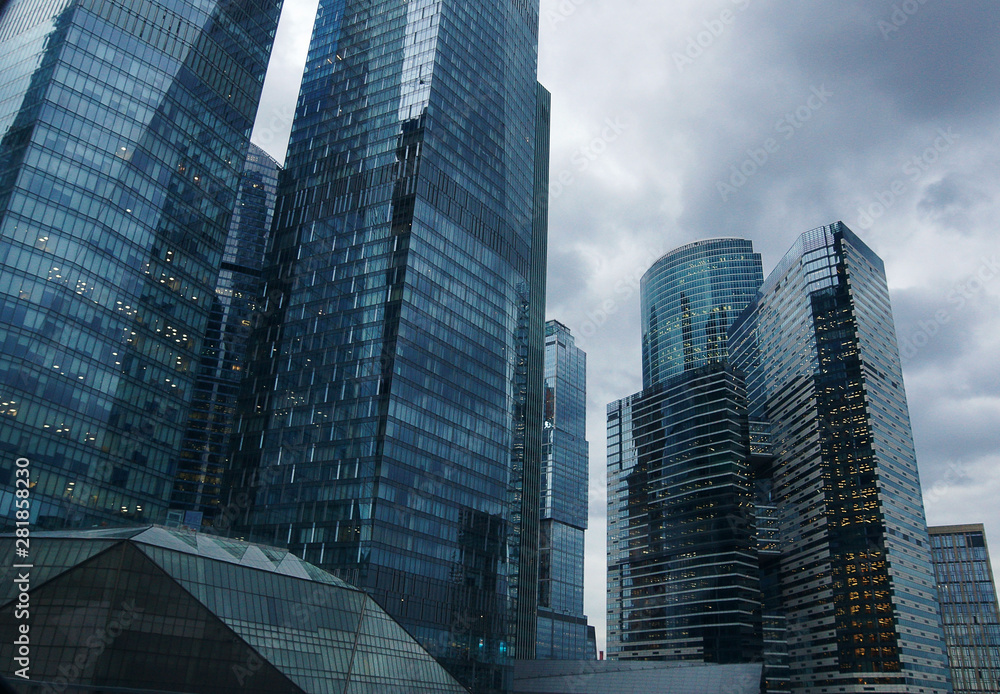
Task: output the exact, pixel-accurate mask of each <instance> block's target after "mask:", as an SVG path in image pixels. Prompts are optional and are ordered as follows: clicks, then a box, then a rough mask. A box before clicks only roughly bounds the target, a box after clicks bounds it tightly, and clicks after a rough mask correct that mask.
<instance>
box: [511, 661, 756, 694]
mask: <svg viewBox="0 0 1000 694" xmlns="http://www.w3.org/2000/svg"><path fill="white" fill-rule="evenodd" d="M762 670H763V665H762V664H761V663H753V664H735V665H703V664H695V663H691V662H683V661H674V662H664V661H636V660H631V661H628V660H519V661H516V662H515V663H514V694H649V693H650V692H656V694H760V693H761V691H762V690H761V677H762V674H763V673H762Z"/></svg>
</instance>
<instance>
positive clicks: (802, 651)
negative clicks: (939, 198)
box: [730, 223, 950, 692]
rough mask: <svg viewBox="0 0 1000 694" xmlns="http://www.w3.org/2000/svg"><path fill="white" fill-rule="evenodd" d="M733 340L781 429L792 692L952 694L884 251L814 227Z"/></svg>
mask: <svg viewBox="0 0 1000 694" xmlns="http://www.w3.org/2000/svg"><path fill="white" fill-rule="evenodd" d="M730 348H731V353H732V355H733V360H734V364H735V365H736V366H737V367H738V368H740V369H741V370H742V371H744V372H745V373H746V374H747V379H748V393H749V400H750V414H751V417H752V418H753V419H755V420H763V421H767V422H768V423H769V424H770V429H771V441H770V445H771V448H772V450H773V453H774V455H775V462H774V465H773V497H774V505H775V506H776V507H777V512H778V517H779V518H780V541H781V543H782V551H781V552H782V553H781V557H780V559H779V561H780V570H779V582H780V590H781V601H782V604H783V608H784V611H785V618H786V627H787V634H788V643H789V662H790V670H789V672H790V681H791V685H792V689H793V690H795V689H797V688H798V689H803V690H812V689H815V688H822V687H828V688H836V689H837V690H838V691H840V690H842V691H849V692H850V691H857V692H862V691H882V692H891V691H898V688H899V687H905V688H908V690H909V689H918V690H919V689H923V691H926V692H947V691H950V684H949V678H948V669H947V659H946V654H945V651H944V643H943V632H942V630H941V621H940V613H939V608H938V602H937V596H936V591H935V588H934V576H933V571H932V569H931V565H930V549H929V543H928V539H927V529H926V522H925V520H924V513H923V502H922V499H921V496H920V482H919V476H918V473H917V465H916V456H915V453H914V450H913V439H912V432H911V430H910V423H909V416H908V414H907V408H906V399H905V393H904V391H903V386H902V372H901V367H900V362H899V353H898V349H897V346H896V341H895V331H894V329H893V323H892V312H891V308H890V304H889V297H888V290H887V286H886V279H885V270H884V266H883V264H882V261H881V260H880V259H879V258H878V257H877V256H876V255H875V254H874V253H872V251H871V250H870V249H868V247H867V246H865V245H864V243H863V242H862V241H861V240H860V239H858V238H857V236H855V235H854V234H853V233H852V232H851V231H850V230H849V229H848V228H847V227H846V226H844V225H843V224H842V223H837V224H834V225H830V226H827V227H822V228H819V229H816V230H813V231H810V232H807V233H806V234H803V235H802V236H801V237H800V238H799V240H798V241H797V242H796V244H795V245H794V246H793V248H792V249H791V250H790V251H789V253H788V254H787V255H786V256H785V258H783V259H782V261H781V262H779V263H778V265H777V267H776V269H775V270H774V271H773V272H772V273H771V274H770V275H769V277H768V279H767V280H766V281H765V283H764V285H763V286H762V287H761V290H760V292H759V293H758V295H757V299H756V300H755V302H754V304H752V305H751V307H750V308H748V309H747V311H746V312H744V314H743V315H742V316H740V318H738V319H737V321H736V322H735V323H734V325H733V327H732V329H731V331H730Z"/></svg>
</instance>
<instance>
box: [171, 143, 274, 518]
mask: <svg viewBox="0 0 1000 694" xmlns="http://www.w3.org/2000/svg"><path fill="white" fill-rule="evenodd" d="M278 168H279V167H278V164H277V162H275V161H274V160H273V159H271V157H269V156H268V155H267V153H266V152H264V150H262V149H260V148H259V147H257V146H256V145H254V144H251V145H250V152H249V154H248V155H247V162H246V168H245V169H244V170H243V176H242V178H241V179H240V189H239V195H238V196H237V198H236V209H235V211H234V212H233V219H232V222H231V224H230V227H229V235H228V236H227V237H226V247H225V251H224V252H223V255H222V265H221V267H220V269H219V279H218V283H217V284H216V285H215V295H214V297H213V298H212V307H211V312H210V313H209V319H208V326H207V329H206V331H205V340H204V342H203V343H202V348H201V359H200V360H199V363H198V378H197V380H196V381H195V385H194V401H193V403H192V407H191V415H190V418H189V420H188V428H187V433H186V435H185V436H184V444H183V450H182V452H181V457H180V463H179V466H178V471H177V481H176V482H175V483H174V490H173V495H172V497H171V503H170V507H171V508H172V509H177V510H178V513H177V514H176V515H177V517H178V518H177V520H178V522H179V523H183V524H184V525H186V526H188V527H193V528H197V527H200V526H201V525H206V526H211V525H212V524H213V521H214V519H215V516H216V514H217V513H218V510H219V504H220V500H221V497H222V479H223V474H224V473H225V468H226V459H227V456H228V455H229V446H230V438H231V436H232V433H233V421H234V420H235V413H236V400H237V397H238V395H239V389H240V379H241V378H242V377H243V374H244V366H245V364H244V359H245V356H246V351H247V342H248V339H249V337H250V326H251V319H252V318H253V316H254V312H255V310H256V309H257V307H258V305H259V304H260V295H261V289H262V287H261V280H260V273H261V270H262V269H263V265H264V246H265V243H266V241H267V237H268V235H269V233H270V230H271V217H272V214H273V212H274V201H275V192H276V188H277V183H278Z"/></svg>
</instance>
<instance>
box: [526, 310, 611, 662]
mask: <svg viewBox="0 0 1000 694" xmlns="http://www.w3.org/2000/svg"><path fill="white" fill-rule="evenodd" d="M544 393H545V410H544V429H543V431H542V503H541V531H540V533H539V556H538V642H537V647H536V651H535V657H536V658H538V659H560V660H583V659H587V658H594V657H596V654H595V652H594V650H593V649H592V648H589V644H588V641H587V617H586V616H585V615H584V614H583V540H584V532H585V531H586V529H587V515H588V513H587V511H588V484H589V464H590V450H589V446H588V443H587V355H586V354H585V353H584V351H583V350H581V349H580V348H579V347H577V346H576V341H575V340H574V339H573V335H572V334H571V333H570V330H569V328H567V327H566V326H565V325H563V324H562V323H559V322H558V321H548V322H547V323H546V324H545V391H544Z"/></svg>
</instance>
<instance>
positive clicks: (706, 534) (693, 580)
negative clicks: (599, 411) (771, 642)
mask: <svg viewBox="0 0 1000 694" xmlns="http://www.w3.org/2000/svg"><path fill="white" fill-rule="evenodd" d="M747 441H748V433H747V416H746V392H745V389H744V386H743V380H742V378H741V377H740V375H739V374H738V373H736V372H735V371H734V370H733V369H732V368H731V367H729V366H728V365H727V364H725V363H720V364H712V365H708V366H703V367H699V368H696V369H693V370H691V371H689V372H688V373H687V374H682V375H681V376H678V377H675V378H674V379H672V380H671V381H669V382H667V383H665V384H661V385H660V386H657V387H656V388H650V389H646V390H644V391H642V392H641V393H637V394H636V395H633V396H631V397H629V398H625V399H624V400H619V401H617V402H614V403H612V404H610V405H609V406H608V584H609V588H608V590H609V594H608V645H607V648H608V657H609V658H611V659H621V660H625V659H634V660H656V659H659V660H690V661H695V662H704V663H741V662H744V663H745V662H751V661H757V660H759V659H760V658H761V657H762V636H761V597H760V576H759V570H758V558H757V548H756V543H755V538H754V526H753V519H752V515H751V502H752V499H753V497H752V485H753V481H752V474H751V468H750V462H749V450H748V444H747Z"/></svg>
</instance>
